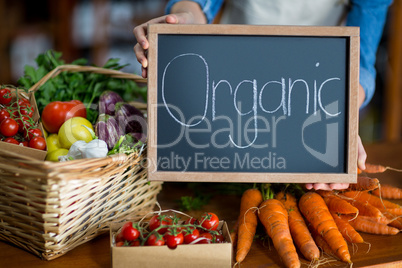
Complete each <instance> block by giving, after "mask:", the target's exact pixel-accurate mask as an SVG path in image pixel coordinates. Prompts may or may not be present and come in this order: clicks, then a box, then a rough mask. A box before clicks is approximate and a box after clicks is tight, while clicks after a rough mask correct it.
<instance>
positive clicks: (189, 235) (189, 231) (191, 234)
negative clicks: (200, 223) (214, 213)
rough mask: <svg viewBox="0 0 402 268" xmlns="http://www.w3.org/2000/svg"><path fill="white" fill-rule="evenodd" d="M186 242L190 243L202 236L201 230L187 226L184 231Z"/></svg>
mask: <svg viewBox="0 0 402 268" xmlns="http://www.w3.org/2000/svg"><path fill="white" fill-rule="evenodd" d="M183 232H184V244H190V243H191V242H193V241H194V240H196V239H197V238H198V237H199V236H200V231H198V229H196V228H191V227H190V228H186V229H185V230H184V231H183Z"/></svg>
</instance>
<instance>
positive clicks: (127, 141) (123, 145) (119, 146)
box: [108, 134, 143, 155]
mask: <svg viewBox="0 0 402 268" xmlns="http://www.w3.org/2000/svg"><path fill="white" fill-rule="evenodd" d="M142 145H143V143H142V142H141V141H137V142H135V140H134V137H133V136H132V135H131V134H126V135H123V136H121V137H120V139H119V140H118V141H117V142H116V144H115V146H114V147H113V148H112V149H111V150H110V151H109V152H108V155H112V154H119V153H121V154H131V153H133V152H136V151H138V149H139V148H140V147H141V146H142Z"/></svg>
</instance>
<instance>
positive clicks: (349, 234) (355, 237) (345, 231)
mask: <svg viewBox="0 0 402 268" xmlns="http://www.w3.org/2000/svg"><path fill="white" fill-rule="evenodd" d="M331 215H332V217H333V218H334V220H335V223H336V225H337V226H338V229H339V231H340V232H341V234H342V236H343V237H344V238H345V239H346V241H349V242H350V243H364V240H363V237H361V235H360V234H359V233H358V232H357V231H356V230H355V228H353V226H352V225H350V223H349V222H348V221H346V220H344V219H342V218H341V217H340V216H339V215H338V214H336V213H333V212H332V213H331Z"/></svg>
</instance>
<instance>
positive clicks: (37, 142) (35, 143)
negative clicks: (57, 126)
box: [29, 136, 46, 150]
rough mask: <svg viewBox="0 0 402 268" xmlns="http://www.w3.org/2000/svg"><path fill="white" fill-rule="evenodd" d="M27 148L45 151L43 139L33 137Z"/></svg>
mask: <svg viewBox="0 0 402 268" xmlns="http://www.w3.org/2000/svg"><path fill="white" fill-rule="evenodd" d="M29 147H31V148H34V149H38V150H45V149H46V140H45V138H44V137H38V136H36V137H33V138H32V139H31V140H30V141H29Z"/></svg>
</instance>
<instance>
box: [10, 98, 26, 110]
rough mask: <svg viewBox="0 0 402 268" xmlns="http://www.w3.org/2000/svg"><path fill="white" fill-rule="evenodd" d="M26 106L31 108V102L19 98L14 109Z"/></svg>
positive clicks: (14, 104)
mask: <svg viewBox="0 0 402 268" xmlns="http://www.w3.org/2000/svg"><path fill="white" fill-rule="evenodd" d="M24 105H29V106H31V103H30V102H29V100H28V99H26V98H23V97H19V98H18V101H16V102H13V104H12V107H15V108H18V107H21V106H24Z"/></svg>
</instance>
